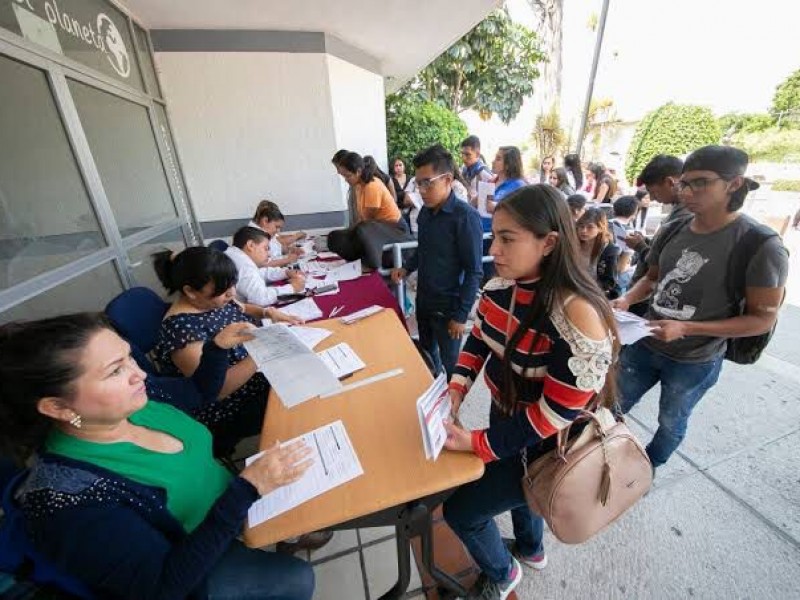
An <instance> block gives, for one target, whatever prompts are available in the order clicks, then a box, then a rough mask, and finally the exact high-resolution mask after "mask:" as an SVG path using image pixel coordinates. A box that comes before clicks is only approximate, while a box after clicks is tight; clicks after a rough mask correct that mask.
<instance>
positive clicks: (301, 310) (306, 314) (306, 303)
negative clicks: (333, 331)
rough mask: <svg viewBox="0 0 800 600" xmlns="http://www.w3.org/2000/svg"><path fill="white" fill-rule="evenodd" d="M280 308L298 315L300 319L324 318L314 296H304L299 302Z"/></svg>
mask: <svg viewBox="0 0 800 600" xmlns="http://www.w3.org/2000/svg"><path fill="white" fill-rule="evenodd" d="M278 310H279V311H281V312H282V313H286V314H287V315H292V316H293V317H297V318H298V319H303V320H304V321H313V320H314V319H320V318H322V311H321V310H320V309H319V306H317V303H316V302H314V299H313V298H304V299H302V300H300V301H299V302H293V303H292V304H287V305H286V306H281V307H280V308H279V309H278Z"/></svg>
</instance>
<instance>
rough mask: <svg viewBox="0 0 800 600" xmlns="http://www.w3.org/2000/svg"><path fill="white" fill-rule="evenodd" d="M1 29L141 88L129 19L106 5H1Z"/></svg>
mask: <svg viewBox="0 0 800 600" xmlns="http://www.w3.org/2000/svg"><path fill="white" fill-rule="evenodd" d="M0 27H3V28H5V29H8V30H9V31H11V32H13V33H15V34H17V35H20V36H22V37H24V38H26V39H28V40H29V41H31V42H34V43H36V44H39V45H41V46H44V47H46V48H48V49H49V50H52V51H53V52H58V53H59V54H63V55H64V56H67V57H69V58H71V59H73V60H76V61H79V62H81V63H83V64H84V65H86V66H87V67H90V68H93V69H96V70H98V71H101V72H102V73H105V74H106V75H110V76H111V77H114V78H116V79H119V80H121V81H124V82H125V83H127V84H128V85H131V86H133V87H135V88H137V89H142V81H141V77H140V75H139V68H138V65H137V64H136V52H135V48H134V46H133V40H132V39H131V34H130V29H129V27H128V19H127V17H126V16H125V15H124V14H122V13H121V12H120V11H119V10H118V9H117V8H115V7H114V6H112V5H110V4H108V3H107V2H104V1H103V0H0Z"/></svg>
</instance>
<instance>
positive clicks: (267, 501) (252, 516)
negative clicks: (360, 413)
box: [245, 421, 364, 527]
mask: <svg viewBox="0 0 800 600" xmlns="http://www.w3.org/2000/svg"><path fill="white" fill-rule="evenodd" d="M300 439H302V440H303V441H304V442H305V443H306V444H307V445H308V447H309V448H311V450H312V454H311V458H312V460H313V461H314V464H313V465H311V467H310V468H309V469H308V471H306V473H305V475H303V478H302V479H300V480H299V481H296V482H294V483H293V484H291V485H286V486H283V487H280V488H278V489H277V490H274V491H272V492H270V493H269V494H267V495H266V496H262V497H261V498H260V499H259V500H257V501H256V502H255V503H253V505H252V506H251V507H250V510H249V511H248V512H247V521H248V525H249V526H250V527H255V526H256V525H259V524H261V523H263V522H264V521H267V520H269V519H271V518H273V517H277V516H278V515H281V514H283V513H285V512H286V511H289V510H292V509H293V508H295V507H297V506H300V505H301V504H303V503H304V502H308V501H309V500H311V499H312V498H316V497H317V496H320V495H322V494H324V493H325V492H327V491H329V490H332V489H333V488H335V487H338V486H340V485H343V484H345V483H347V482H348V481H351V480H353V479H355V478H356V477H358V476H360V475H363V474H364V469H363V468H362V467H361V461H359V460H358V455H357V454H356V451H355V449H354V448H353V444H352V443H351V442H350V437H349V436H348V435H347V430H346V429H345V427H344V423H342V422H341V421H336V422H334V423H330V424H328V425H325V426H323V427H320V428H319V429H315V430H314V431H310V432H309V433H306V434H305V435H301V436H299V437H297V438H295V439H294V440H289V441H288V442H285V444H288V443H291V442H293V441H295V440H300ZM262 454H263V452H259V453H258V454H256V455H254V456H251V457H250V458H248V459H247V460H246V461H245V462H246V463H247V464H248V465H249V464H250V463H251V462H253V461H254V460H256V459H257V458H258V457H259V456H261V455H262Z"/></svg>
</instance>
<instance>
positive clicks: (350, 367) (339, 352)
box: [317, 342, 367, 379]
mask: <svg viewBox="0 0 800 600" xmlns="http://www.w3.org/2000/svg"><path fill="white" fill-rule="evenodd" d="M317 354H318V355H319V357H320V358H321V359H322V362H324V363H325V365H326V366H327V367H328V368H329V369H330V370H331V373H333V374H334V375H335V376H336V377H337V378H338V379H341V378H342V377H347V376H348V375H352V374H353V373H355V372H356V371H358V370H359V369H363V368H364V367H366V366H367V365H365V364H364V361H363V360H361V358H359V356H358V354H356V353H355V352H354V351H353V349H352V348H351V347H350V344H348V343H347V342H342V343H340V344H336V345H335V346H333V347H332V348H328V349H327V350H323V351H322V352H317Z"/></svg>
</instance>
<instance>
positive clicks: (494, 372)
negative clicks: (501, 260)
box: [450, 278, 612, 462]
mask: <svg viewBox="0 0 800 600" xmlns="http://www.w3.org/2000/svg"><path fill="white" fill-rule="evenodd" d="M537 285H538V283H537V282H518V283H515V282H513V281H508V280H503V279H499V278H496V279H493V280H492V281H490V282H489V283H488V284H487V285H486V288H485V289H484V293H483V296H482V297H481V300H480V303H479V305H478V313H477V318H476V321H475V325H474V326H473V328H472V331H471V332H470V335H469V338H468V339H467V342H466V344H465V345H464V349H463V350H462V351H461V355H460V356H459V358H458V365H457V366H456V370H455V372H454V373H453V377H452V379H451V381H450V388H451V389H454V390H457V391H459V392H461V393H463V394H465V395H466V393H467V392H468V391H469V389H470V387H471V386H472V384H473V383H474V381H475V379H476V378H477V377H478V374H479V373H480V371H481V368H482V367H483V366H484V363H485V365H486V371H485V374H484V377H485V379H486V385H487V386H488V387H489V391H490V393H491V395H492V415H491V425H490V427H489V428H488V429H485V430H478V431H473V432H472V447H473V450H474V451H475V453H476V454H477V455H478V456H480V457H481V458H482V459H483V460H484V461H485V462H490V461H493V460H497V459H500V458H506V457H509V456H513V455H515V454H517V453H518V452H520V451H521V450H522V449H523V448H526V447H530V446H535V445H536V444H538V443H539V442H540V441H542V440H543V439H546V438H548V437H550V436H552V435H553V434H555V433H556V432H557V431H558V430H560V429H563V428H564V427H566V426H567V425H568V424H569V423H570V422H571V421H573V420H574V419H575V418H576V417H577V416H578V414H579V412H580V410H581V409H582V408H583V407H585V406H586V404H587V403H588V402H589V401H590V400H591V399H592V397H593V396H594V394H595V393H596V392H598V391H600V390H601V389H602V387H603V384H604V382H605V376H606V373H607V372H608V368H609V366H610V364H611V360H612V343H611V336H610V334H609V337H608V338H606V339H605V340H602V341H596V340H592V339H590V338H587V337H586V336H585V335H583V334H582V333H581V332H580V331H579V330H578V329H577V328H576V327H575V326H574V325H573V324H572V323H571V322H570V321H569V319H568V318H567V317H566V316H565V314H564V312H563V310H562V309H561V308H558V309H556V310H554V311H553V312H552V313H551V315H550V316H549V318H548V319H546V321H545V323H544V325H543V327H542V330H541V332H540V335H539V337H538V339H537V341H536V347H535V348H533V349H532V352H531V346H532V344H533V341H534V338H535V337H536V332H535V331H534V330H529V331H528V332H526V333H525V335H524V336H523V338H522V339H521V341H520V343H519V345H518V346H517V347H516V348H515V349H514V350H513V352H514V354H513V357H512V361H513V363H512V366H513V369H514V372H515V376H516V377H520V378H524V386H523V385H520V386H518V389H523V390H524V394H523V395H522V397H520V398H519V402H518V410H517V412H516V414H514V415H513V416H505V415H504V414H503V413H502V411H501V410H500V408H499V405H498V401H497V399H498V398H499V397H500V396H501V395H502V393H503V389H504V387H503V355H504V352H505V344H506V341H507V340H506V336H507V328H508V329H509V330H510V332H509V334H508V339H510V338H511V337H512V336H513V334H514V332H515V331H516V329H517V327H519V320H520V318H522V316H523V315H524V313H525V311H526V309H527V308H528V306H529V305H530V304H531V302H532V301H533V298H534V295H535V294H536V288H537ZM514 296H516V298H515V300H514V304H515V306H514V315H513V319H511V320H510V327H509V309H510V307H511V304H512V298H514ZM529 353H530V357H528V354H529ZM526 362H527V365H528V366H527V368H526V369H525V372H524V373H523V372H522V369H523V365H524V364H525V363H526ZM518 383H522V382H519V381H518Z"/></svg>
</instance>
